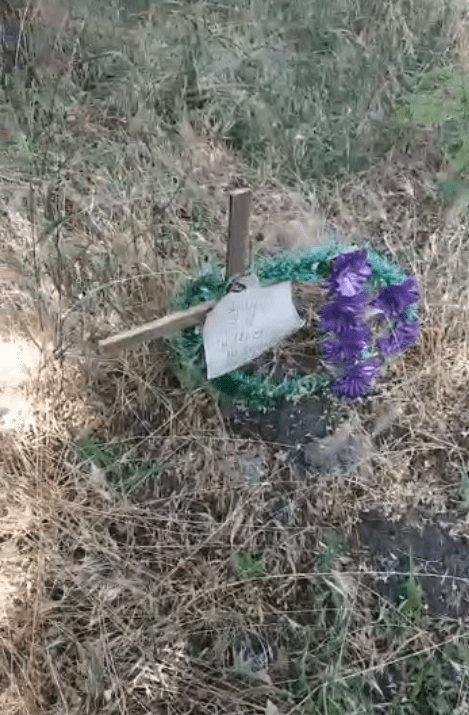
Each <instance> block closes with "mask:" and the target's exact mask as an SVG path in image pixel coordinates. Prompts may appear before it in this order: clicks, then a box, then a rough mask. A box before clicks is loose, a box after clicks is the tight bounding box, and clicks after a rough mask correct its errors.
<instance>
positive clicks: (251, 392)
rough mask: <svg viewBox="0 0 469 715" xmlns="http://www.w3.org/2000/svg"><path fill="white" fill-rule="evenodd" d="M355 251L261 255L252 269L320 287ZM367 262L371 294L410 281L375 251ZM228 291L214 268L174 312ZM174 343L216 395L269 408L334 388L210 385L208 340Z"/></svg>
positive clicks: (295, 382) (241, 376) (251, 378)
mask: <svg viewBox="0 0 469 715" xmlns="http://www.w3.org/2000/svg"><path fill="white" fill-rule="evenodd" d="M350 250H351V249H350V246H347V245H343V244H340V243H333V244H330V245H328V246H321V247H320V248H314V249H310V250H308V251H304V252H301V253H281V254H279V255H277V256H272V257H262V256H258V257H256V258H255V260H254V262H253V266H252V270H253V273H254V274H255V275H256V276H257V278H258V279H259V283H260V285H262V286H268V285H272V284H274V283H280V282H282V281H294V282H306V283H317V282H318V281H320V280H322V279H324V278H326V277H327V275H328V273H329V269H330V262H331V259H333V258H335V257H336V256H337V255H339V254H340V253H345V252H347V251H350ZM367 257H368V262H369V263H370V265H371V268H372V274H371V277H370V279H369V281H368V283H367V286H368V288H369V290H370V292H373V293H374V292H376V291H379V290H380V289H381V288H384V287H387V286H390V285H399V284H400V283H402V281H403V280H405V278H406V277H407V276H406V274H405V273H403V272H402V271H401V270H400V269H399V268H397V267H396V266H394V265H393V264H392V263H391V261H389V260H388V259H386V258H385V257H384V256H380V255H379V254H378V253H376V252H375V251H372V250H371V249H367ZM226 290H227V280H226V277H225V275H224V271H223V269H221V268H219V267H215V266H213V265H211V266H209V267H208V268H207V269H206V270H205V271H203V272H202V273H201V274H200V275H199V276H198V277H197V278H195V279H193V280H192V281H190V282H189V283H188V284H187V285H186V286H184V287H183V289H182V290H180V291H179V292H178V294H177V295H176V297H175V299H174V301H173V305H172V306H171V307H172V309H174V310H185V309H187V308H190V307H192V306H193V305H196V304H197V303H203V302H206V301H210V300H216V301H218V300H220V299H221V298H223V296H224V295H225V294H226ZM414 313H415V309H414V310H412V311H410V312H409V317H413V314H414ZM169 343H170V345H171V348H172V349H173V351H174V354H175V358H176V360H177V362H178V364H179V365H182V366H183V367H184V369H185V371H186V372H187V374H189V375H190V377H191V380H192V382H194V383H195V384H201V385H205V386H206V387H209V386H211V387H212V389H214V390H215V392H216V393H219V394H222V395H225V396H228V397H230V398H231V399H232V400H234V401H236V402H243V403H244V404H246V405H248V406H249V407H256V408H257V409H268V408H269V407H273V406H274V405H275V404H276V403H277V402H279V401H281V400H298V399H300V398H301V397H305V396H311V395H314V394H318V393H324V392H325V391H327V388H328V387H329V386H330V384H331V383H332V378H330V377H329V376H328V375H325V374H324V375H322V374H321V375H319V374H313V375H306V376H301V377H295V378H285V379H284V380H282V381H278V380H274V379H272V378H270V377H260V376H256V375H247V374H245V373H242V372H239V371H233V372H230V373H227V374H226V375H222V376H221V377H217V378H215V379H214V380H210V381H209V380H207V378H206V376H205V374H204V372H203V370H202V366H201V355H202V354H203V338H202V334H201V332H200V331H199V330H196V329H191V330H187V331H184V332H182V333H179V334H178V335H176V336H175V337H173V338H171V339H169Z"/></svg>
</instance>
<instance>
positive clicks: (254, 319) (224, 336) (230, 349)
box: [203, 278, 304, 380]
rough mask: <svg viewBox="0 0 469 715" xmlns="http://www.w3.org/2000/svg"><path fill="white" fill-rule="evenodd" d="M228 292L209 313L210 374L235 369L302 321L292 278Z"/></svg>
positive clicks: (206, 344) (205, 333) (206, 328)
mask: <svg viewBox="0 0 469 715" xmlns="http://www.w3.org/2000/svg"><path fill="white" fill-rule="evenodd" d="M243 282H244V284H245V285H247V286H248V287H247V288H245V290H242V291H241V292H239V293H228V295H226V296H225V297H224V298H222V299H221V300H220V301H219V302H218V303H217V304H216V306H215V307H214V308H213V310H212V311H211V312H210V313H209V314H208V316H207V319H206V321H205V325H204V331H203V337H204V347H205V359H206V363H207V377H208V378H209V379H210V380H211V379H212V378H214V377H219V376H220V375H224V374H225V373H227V372H231V371H232V370H236V369H237V368H239V367H241V366H242V365H245V364H246V363H248V362H250V361H251V360H254V359H255V358H257V357H259V355H262V353H263V352H265V351H266V350H269V349H270V348H273V347H274V346H275V345H277V344H278V343H279V342H280V341H281V340H283V339H284V338H286V337H287V336H288V335H291V334H292V333H294V332H295V331H296V330H299V329H300V328H301V327H302V326H303V325H304V323H303V321H302V320H301V318H300V316H299V315H298V313H297V311H296V308H295V306H294V305H293V301H292V294H291V282H290V281H287V282H284V283H277V284H276V285H273V286H269V287H268V288H261V287H260V286H259V285H258V283H257V281H253V280H252V278H251V279H250V282H249V279H247V282H246V279H245V280H244V281H243Z"/></svg>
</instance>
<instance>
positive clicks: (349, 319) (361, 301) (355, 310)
mask: <svg viewBox="0 0 469 715" xmlns="http://www.w3.org/2000/svg"><path fill="white" fill-rule="evenodd" d="M364 305H365V294H364V293H358V294H357V295H354V296H353V297H352V298H339V297H338V298H336V300H334V301H331V302H330V303H326V304H325V305H324V306H323V307H322V308H321V311H320V320H319V330H322V331H323V332H324V333H337V335H340V334H341V333H343V332H344V331H345V330H348V328H352V327H354V328H355V327H358V317H359V315H360V312H361V311H362V310H363V307H364Z"/></svg>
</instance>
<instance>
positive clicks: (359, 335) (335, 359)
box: [322, 325, 370, 365]
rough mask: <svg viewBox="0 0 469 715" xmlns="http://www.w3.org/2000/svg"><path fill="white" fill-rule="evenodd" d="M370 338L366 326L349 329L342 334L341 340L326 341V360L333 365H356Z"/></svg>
mask: <svg viewBox="0 0 469 715" xmlns="http://www.w3.org/2000/svg"><path fill="white" fill-rule="evenodd" d="M369 338H370V331H369V330H368V328H367V327H366V325H363V326H357V327H350V328H347V330H344V331H343V332H342V333H340V339H339V340H326V341H324V343H323V346H322V347H323V352H324V357H325V360H326V361H327V362H328V363H330V364H331V365H341V364H345V365H347V364H350V363H354V362H355V361H356V360H357V359H358V358H359V357H361V355H362V353H363V351H364V350H365V349H366V347H367V343H368V340H369Z"/></svg>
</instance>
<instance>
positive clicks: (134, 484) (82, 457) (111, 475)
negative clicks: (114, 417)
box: [77, 437, 163, 496]
mask: <svg viewBox="0 0 469 715" xmlns="http://www.w3.org/2000/svg"><path fill="white" fill-rule="evenodd" d="M77 456H78V459H79V461H80V462H82V463H83V465H84V466H85V467H88V468H89V467H90V466H91V465H94V466H95V467H97V468H98V469H100V470H101V471H102V472H103V473H104V476H105V478H106V480H107V482H108V484H109V486H110V487H111V489H114V490H115V491H116V492H117V493H118V494H121V495H125V496H130V495H131V494H132V493H133V492H135V491H136V490H137V489H138V488H139V487H141V486H143V485H144V484H145V483H146V482H148V481H149V480H150V479H153V478H155V477H157V476H158V475H159V474H161V471H162V469H163V467H162V465H160V464H156V463H152V462H146V461H144V460H138V459H136V458H135V457H133V456H132V455H131V454H129V453H122V452H120V450H119V449H117V448H116V447H114V446H111V445H109V444H106V443H104V442H101V441H100V440H98V439H94V438H89V437H86V438H84V439H82V440H80V441H79V442H78V444H77Z"/></svg>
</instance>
